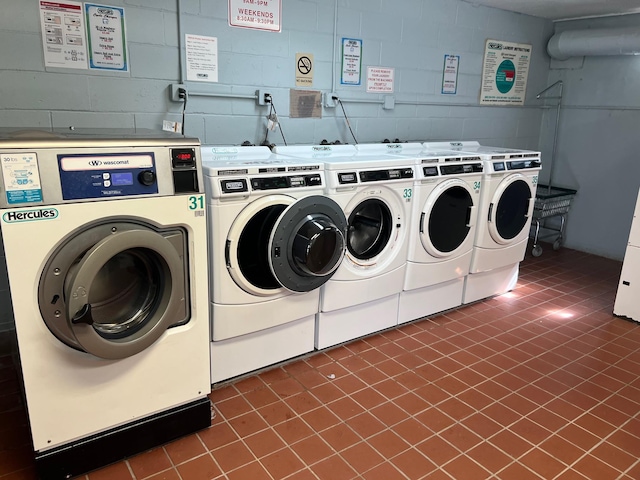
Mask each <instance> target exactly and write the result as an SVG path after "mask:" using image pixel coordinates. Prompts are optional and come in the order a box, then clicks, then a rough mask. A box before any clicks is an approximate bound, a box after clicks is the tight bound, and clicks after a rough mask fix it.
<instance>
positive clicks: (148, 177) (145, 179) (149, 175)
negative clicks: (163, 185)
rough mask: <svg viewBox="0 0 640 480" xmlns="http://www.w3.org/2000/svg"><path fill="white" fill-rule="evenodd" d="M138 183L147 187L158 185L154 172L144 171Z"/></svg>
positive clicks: (140, 174) (139, 176)
mask: <svg viewBox="0 0 640 480" xmlns="http://www.w3.org/2000/svg"><path fill="white" fill-rule="evenodd" d="M138 181H139V182H140V183H141V184H142V185H145V186H147V187H150V186H151V185H153V184H154V183H156V174H155V173H154V172H153V171H152V170H144V171H142V172H140V173H139V174H138Z"/></svg>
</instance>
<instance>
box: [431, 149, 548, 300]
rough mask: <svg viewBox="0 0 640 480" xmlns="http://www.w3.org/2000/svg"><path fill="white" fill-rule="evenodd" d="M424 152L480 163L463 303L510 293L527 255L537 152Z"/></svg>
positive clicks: (539, 166)
mask: <svg viewBox="0 0 640 480" xmlns="http://www.w3.org/2000/svg"><path fill="white" fill-rule="evenodd" d="M425 146H426V147H427V148H428V149H431V150H433V149H442V148H448V149H452V150H454V151H458V152H461V153H468V154H473V155H479V156H481V157H482V159H483V161H484V176H483V179H482V193H481V199H480V212H479V215H478V219H479V220H478V226H477V229H476V238H475V241H474V249H473V255H472V258H471V268H470V270H469V275H468V276H467V278H466V280H465V289H464V296H463V303H471V302H474V301H477V300H481V299H483V298H486V297H490V296H492V295H498V294H501V293H505V292H507V291H510V290H512V289H513V288H514V287H515V285H516V282H517V280H518V268H519V264H520V262H521V261H522V260H523V259H524V256H525V252H526V249H527V240H528V238H529V227H530V226H531V215H532V213H533V207H534V204H535V195H536V186H537V183H538V175H539V172H540V169H541V168H542V164H541V161H540V152H535V151H530V150H519V149H509V148H501V147H488V146H484V145H480V144H479V143H478V142H475V141H465V142H437V143H427V144H425Z"/></svg>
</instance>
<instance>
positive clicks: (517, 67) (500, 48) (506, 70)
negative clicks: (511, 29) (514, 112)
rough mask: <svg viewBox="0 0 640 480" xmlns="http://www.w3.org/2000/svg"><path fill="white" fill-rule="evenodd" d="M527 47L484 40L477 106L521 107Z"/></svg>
mask: <svg viewBox="0 0 640 480" xmlns="http://www.w3.org/2000/svg"><path fill="white" fill-rule="evenodd" d="M530 63H531V45H528V44H526V43H511V42H502V41H500V40H487V42H486V44H485V49H484V62H483V64H482V88H481V90H480V104H481V105H524V98H525V94H526V93H527V77H528V76H529V64H530Z"/></svg>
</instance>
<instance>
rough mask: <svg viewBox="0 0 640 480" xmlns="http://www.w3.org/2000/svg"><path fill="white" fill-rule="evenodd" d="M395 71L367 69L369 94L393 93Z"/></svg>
mask: <svg viewBox="0 0 640 480" xmlns="http://www.w3.org/2000/svg"><path fill="white" fill-rule="evenodd" d="M393 77H394V69H393V68H387V67H367V93H393Z"/></svg>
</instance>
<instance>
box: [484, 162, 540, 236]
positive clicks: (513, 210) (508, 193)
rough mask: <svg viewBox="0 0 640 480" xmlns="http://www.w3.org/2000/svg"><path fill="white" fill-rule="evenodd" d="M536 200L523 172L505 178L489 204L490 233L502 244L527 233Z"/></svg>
mask: <svg viewBox="0 0 640 480" xmlns="http://www.w3.org/2000/svg"><path fill="white" fill-rule="evenodd" d="M534 200H535V196H534V193H533V191H532V189H531V186H530V184H529V182H527V179H526V177H524V176H523V175H521V174H515V175H511V176H509V177H507V178H505V179H504V180H503V181H502V182H501V183H500V184H499V185H498V188H497V189H496V192H495V194H494V195H493V199H492V200H491V204H490V205H489V224H488V225H489V233H490V235H491V238H493V240H494V241H495V242H496V243H498V244H500V245H508V244H510V243H513V242H516V241H518V240H520V237H522V236H523V235H527V234H528V232H526V227H527V226H528V225H529V217H530V216H531V211H532V209H533V203H534Z"/></svg>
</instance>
